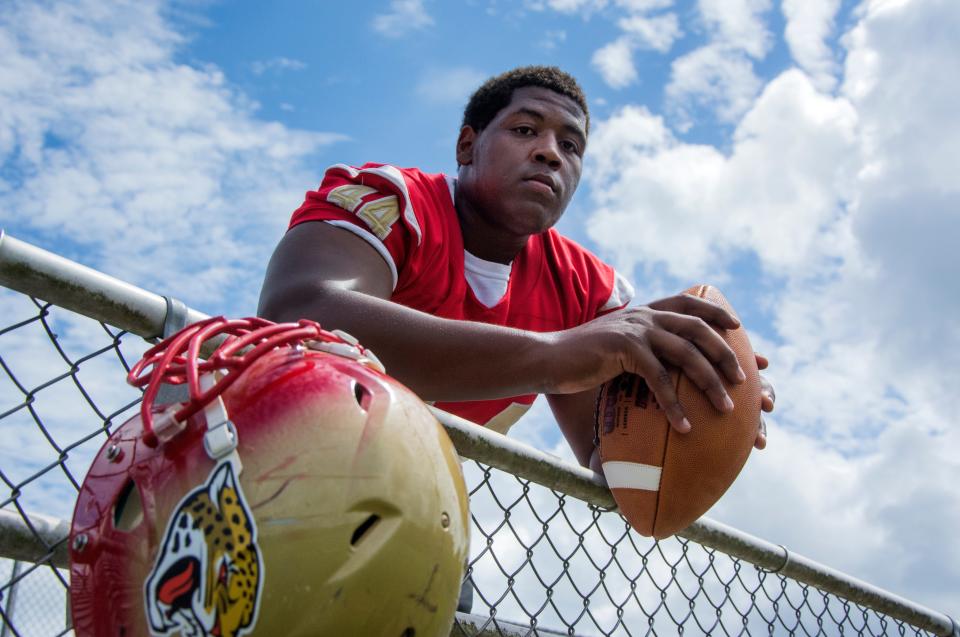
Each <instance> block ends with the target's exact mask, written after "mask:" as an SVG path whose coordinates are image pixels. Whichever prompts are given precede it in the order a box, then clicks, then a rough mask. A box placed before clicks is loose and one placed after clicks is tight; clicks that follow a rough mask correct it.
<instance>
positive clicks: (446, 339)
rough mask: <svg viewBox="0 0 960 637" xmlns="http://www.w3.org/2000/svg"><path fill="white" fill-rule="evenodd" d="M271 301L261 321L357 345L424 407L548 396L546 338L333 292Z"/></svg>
mask: <svg viewBox="0 0 960 637" xmlns="http://www.w3.org/2000/svg"><path fill="white" fill-rule="evenodd" d="M296 296H297V297H298V300H297V302H292V299H291V300H290V301H288V302H284V300H283V299H277V300H275V301H271V302H269V303H267V304H265V305H264V306H263V307H262V308H261V313H262V315H263V316H264V317H265V318H268V319H271V320H275V321H292V320H297V319H299V318H309V319H313V320H316V321H318V322H319V323H320V324H321V325H322V326H323V327H324V328H326V329H342V330H344V331H346V332H349V333H350V334H352V335H353V336H355V337H357V338H358V339H359V340H360V342H361V343H362V344H363V345H364V347H369V348H370V349H372V350H373V352H374V353H375V354H376V355H377V357H378V358H380V359H381V360H382V361H383V364H384V366H385V367H386V368H387V371H388V373H389V374H390V375H391V376H393V377H395V378H397V379H398V380H400V381H401V382H402V383H404V384H405V385H407V386H408V387H410V388H411V389H412V390H413V391H415V392H416V393H417V394H418V395H419V396H421V397H422V398H423V399H424V400H445V401H450V400H483V399H490V398H501V397H508V396H517V395H522V394H532V393H544V392H549V391H552V390H553V384H554V383H553V379H552V378H550V376H549V368H550V366H549V361H548V360H547V353H548V351H549V348H550V340H551V336H550V335H548V334H539V333H536V332H528V331H524V330H518V329H514V328H508V327H502V326H497V325H488V324H485V323H476V322H473V321H458V320H451V319H443V318H438V317H435V316H431V315H429V314H426V313H424V312H420V311H417V310H413V309H410V308H407V307H404V306H402V305H399V304H396V303H392V302H390V301H387V300H384V299H380V298H377V297H375V296H370V295H367V294H363V293H360V292H355V291H352V290H345V289H341V288H337V287H335V286H321V287H318V288H317V289H315V290H311V292H310V294H309V295H308V297H309V301H306V302H304V301H303V300H302V299H303V298H304V296H305V295H304V293H303V291H300V292H298V294H297V295H296Z"/></svg>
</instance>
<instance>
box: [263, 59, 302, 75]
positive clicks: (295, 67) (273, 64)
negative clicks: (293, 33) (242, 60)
mask: <svg viewBox="0 0 960 637" xmlns="http://www.w3.org/2000/svg"><path fill="white" fill-rule="evenodd" d="M305 68H307V65H306V63H304V62H301V61H300V60H294V59H291V58H287V57H282V56H281V57H275V58H270V59H269V60H256V61H254V62H252V63H251V64H250V70H251V71H253V74H254V75H263V74H264V73H267V72H277V71H302V70H303V69H305Z"/></svg>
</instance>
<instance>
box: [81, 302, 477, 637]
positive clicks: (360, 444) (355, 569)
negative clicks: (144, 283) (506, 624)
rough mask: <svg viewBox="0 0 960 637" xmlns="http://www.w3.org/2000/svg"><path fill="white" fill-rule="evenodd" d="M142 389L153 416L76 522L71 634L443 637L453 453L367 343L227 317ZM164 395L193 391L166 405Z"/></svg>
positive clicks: (143, 380)
mask: <svg viewBox="0 0 960 637" xmlns="http://www.w3.org/2000/svg"><path fill="white" fill-rule="evenodd" d="M218 343H219V344H218ZM214 347H215V349H214V351H212V353H211V352H210V351H209V350H211V349H213V348H214ZM205 353H206V354H209V356H208V357H207V358H206V360H201V356H202V355H203V354H205ZM128 381H129V382H131V384H133V385H136V386H139V387H144V388H145V389H144V399H143V403H142V405H141V409H140V413H139V414H138V415H137V416H135V417H134V418H131V419H130V420H128V421H127V422H125V423H124V424H123V425H121V426H120V427H119V428H117V429H116V430H115V431H114V432H113V433H112V434H111V435H110V437H109V439H108V440H107V442H106V444H105V445H104V446H103V448H102V449H101V450H100V451H99V453H98V454H97V456H96V457H95V459H94V461H93V464H92V465H91V467H90V469H89V472H88V473H87V475H86V477H85V479H84V481H83V485H82V487H81V490H80V494H79V496H78V499H77V503H76V508H75V511H74V515H73V522H72V528H71V535H70V576H71V586H70V601H71V613H72V616H73V625H74V629H75V631H76V634H77V635H79V636H81V637H84V636H91V635H96V636H101V635H111V636H115V635H127V636H136V635H175V634H179V635H191V636H200V635H216V636H217V637H234V636H239V635H247V634H258V635H336V636H341V635H343V636H351V635H386V636H389V637H414V636H415V637H424V636H433V635H448V634H449V632H450V629H451V627H452V624H453V619H454V613H455V608H456V604H457V597H458V593H459V590H460V582H461V579H462V577H463V572H464V565H465V562H466V558H467V551H468V549H469V542H468V530H469V514H468V508H467V507H468V500H467V493H466V488H465V485H464V481H463V474H462V472H461V469H460V463H459V459H458V457H457V455H456V452H455V450H454V448H453V445H452V443H451V442H450V439H449V438H448V437H447V435H446V432H445V431H444V430H443V428H442V426H441V425H440V424H439V423H438V422H437V420H436V419H435V418H434V417H433V415H432V414H431V413H430V412H429V410H428V409H427V407H426V406H425V405H424V404H423V402H422V401H420V399H419V398H417V397H416V396H415V395H414V394H413V393H412V392H411V391H410V390H408V389H406V388H405V387H404V386H403V385H401V384H400V383H398V382H397V381H396V380H393V379H392V378H390V377H389V376H387V375H385V374H384V373H383V368H382V366H381V365H380V364H379V362H378V361H377V360H376V358H375V357H374V356H373V355H372V353H371V352H370V351H369V350H366V349H364V348H363V347H361V346H360V345H359V344H358V343H357V342H356V340H355V339H353V338H352V337H350V336H349V335H347V334H345V333H342V332H328V331H325V330H323V329H321V328H320V326H319V325H318V324H316V323H314V322H312V321H305V320H304V321H300V322H299V323H286V324H274V323H271V322H269V321H265V320H262V319H242V320H226V319H224V318H213V319H209V320H206V321H201V322H199V323H196V324H194V325H191V326H189V327H187V328H185V329H184V330H182V331H180V332H179V333H177V334H175V335H174V336H171V337H170V338H168V339H166V340H164V341H163V342H161V343H160V344H158V345H156V346H155V347H153V348H152V349H150V350H149V351H148V352H147V353H146V354H145V355H144V357H143V359H142V360H141V361H140V362H138V363H137V364H136V365H135V366H134V367H133V368H132V369H131V370H130V374H129V377H128ZM164 385H165V386H166V390H169V388H170V386H178V385H181V386H182V385H186V387H187V389H188V392H187V393H188V395H187V396H185V397H183V398H184V400H182V401H179V402H174V403H171V404H168V405H161V404H159V403H160V402H161V401H160V400H158V398H157V396H158V393H159V392H160V390H161V386H164Z"/></svg>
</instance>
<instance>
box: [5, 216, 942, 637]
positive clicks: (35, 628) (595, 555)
mask: <svg viewBox="0 0 960 637" xmlns="http://www.w3.org/2000/svg"><path fill="white" fill-rule="evenodd" d="M0 285H3V286H4V287H6V288H9V289H10V290H13V291H15V292H17V293H19V294H18V295H14V297H10V296H3V297H0V299H3V303H4V306H6V305H8V301H7V299H8V298H10V299H12V300H11V301H10V303H9V304H10V305H11V306H13V305H16V306H17V310H18V311H20V310H22V311H23V312H22V315H21V314H17V313H15V312H13V311H10V312H8V311H4V317H5V319H4V321H5V322H6V321H11V320H12V323H11V324H9V325H7V326H3V325H0V366H2V370H3V373H5V374H6V385H3V386H2V387H0V399H2V400H3V401H4V402H3V403H0V436H2V438H0V439H2V440H7V439H9V440H21V439H25V438H26V436H27V432H26V430H28V429H29V430H32V431H31V435H32V436H33V437H34V439H37V438H42V439H43V440H44V441H45V444H47V445H48V446H49V448H50V449H52V451H51V452H50V454H49V457H33V455H31V454H28V456H29V457H28V458H26V459H24V458H20V457H18V456H17V451H18V450H17V449H16V448H15V447H14V448H3V447H0V479H2V481H3V482H4V484H5V485H6V486H7V487H8V488H9V495H5V494H0V595H2V599H0V615H2V617H0V619H2V622H3V631H4V632H3V635H4V636H5V635H6V634H58V633H63V632H65V631H66V630H68V628H67V626H66V625H65V624H64V621H63V617H64V613H63V606H62V603H63V600H64V597H65V594H66V587H67V586H68V583H67V581H66V575H65V574H64V573H63V572H62V569H64V568H65V567H66V566H67V562H66V560H67V554H66V542H67V536H68V533H69V523H68V521H66V518H68V517H69V514H70V511H69V506H68V504H69V503H67V504H64V502H63V499H64V498H63V497H62V496H63V494H64V493H66V494H70V493H72V495H73V497H75V494H76V489H78V488H79V481H81V480H82V477H83V474H84V472H85V468H86V464H89V461H90V459H91V458H92V454H93V453H94V452H95V451H96V450H97V449H98V448H99V446H100V445H101V444H102V443H103V441H104V440H105V437H106V435H107V434H108V432H109V431H111V430H112V428H113V427H115V426H117V425H119V423H120V422H123V420H125V419H126V418H129V417H130V416H131V415H133V411H134V407H135V405H136V404H137V403H138V401H139V394H138V392H136V390H133V389H132V388H125V390H124V391H123V392H121V391H119V390H117V389H116V388H115V385H118V384H122V376H120V372H123V371H124V370H126V369H129V364H130V363H131V362H133V361H135V360H136V359H137V358H138V357H139V355H140V354H142V351H143V350H144V349H145V347H146V343H144V341H143V340H141V339H155V338H157V337H158V336H160V335H162V334H163V333H165V332H167V333H169V332H170V331H172V330H173V329H176V328H178V327H180V326H182V325H184V324H186V323H191V322H194V321H197V320H201V319H203V318H206V315H204V314H202V313H200V312H197V311H195V310H192V309H190V308H187V307H186V306H184V305H183V304H182V303H179V302H178V301H176V300H174V299H169V298H166V297H163V296H160V295H157V294H153V293H151V292H148V291H146V290H142V289H140V288H138V287H136V286H133V285H130V284H128V283H126V282H123V281H120V280H118V279H115V278H113V277H110V276H107V275H105V274H103V273H100V272H97V271H96V270H93V269H90V268H87V267H85V266H82V265H79V264H76V263H74V262H72V261H69V260H67V259H64V258H62V257H60V256H58V255H55V254H52V253H50V252H47V251H44V250H42V249H40V248H37V247H35V246H32V245H30V244H27V243H25V242H22V241H19V240H17V239H15V238H13V237H10V236H8V235H5V234H3V233H2V232H0ZM8 294H9V293H8ZM40 299H42V300H40ZM65 311H66V312H65ZM73 313H75V314H73ZM75 315H80V316H75ZM82 317H85V318H82ZM91 319H92V320H91ZM83 321H86V323H83ZM97 323H99V325H97ZM91 326H92V327H91ZM58 329H62V330H63V331H65V332H67V333H72V332H73V331H76V332H77V333H81V332H82V333H83V336H85V337H86V336H88V335H89V334H98V335H99V336H98V337H97V338H98V339H100V340H102V341H103V345H102V346H101V347H92V346H90V345H89V344H87V342H88V341H89V340H90V339H89V338H85V339H79V340H83V341H84V343H85V344H87V347H88V349H87V350H86V351H80V352H75V351H72V350H73V346H74V343H73V342H72V340H74V339H70V338H64V337H61V336H60V335H59V334H58ZM27 333H29V334H31V337H30V338H26V337H25V335H26V334H27ZM134 336H136V337H140V338H139V339H136V338H133V337H134ZM31 339H34V340H36V342H37V343H41V342H45V343H46V345H47V347H48V349H50V348H52V349H53V351H54V355H53V357H52V358H51V360H54V361H56V363H57V365H58V366H59V369H53V368H52V366H51V369H47V370H42V369H36V367H38V364H37V363H36V361H32V360H31V361H29V362H28V363H27V365H26V366H25V367H19V366H18V365H19V364H20V363H22V361H19V360H13V359H12V358H11V355H10V354H9V353H8V351H7V350H6V349H5V346H6V343H7V342H9V343H11V344H12V345H11V348H12V351H13V352H14V354H20V355H21V356H22V357H23V358H27V356H26V355H25V353H24V352H26V351H33V350H28V349H23V348H29V347H31V343H32V341H31ZM29 358H31V359H32V358H34V357H32V356H31V357H29ZM108 367H109V368H110V369H109V370H107V368H108ZM94 368H96V369H97V372H98V375H94V374H93V373H92V372H91V374H90V375H89V376H88V375H87V373H88V370H92V369H94ZM101 368H103V369H101ZM44 373H46V374H47V375H46V376H44ZM51 374H52V377H50V375H51ZM104 374H112V375H111V376H110V378H109V382H104V381H103V378H104ZM0 380H2V379H0ZM63 387H70V388H71V389H72V391H73V392H74V393H76V394H79V395H80V396H81V398H80V399H78V400H81V401H82V404H83V405H84V408H85V409H86V411H87V412H88V414H89V418H87V424H86V425H83V424H82V423H81V422H70V423H65V422H61V420H62V418H61V417H60V416H59V415H55V414H52V412H51V413H50V414H47V413H45V411H44V410H45V409H46V407H41V401H40V397H41V396H42V395H44V394H45V393H48V392H49V393H59V392H61V391H62V390H63ZM95 390H96V391H95ZM433 411H434V414H435V415H436V416H437V418H438V419H439V420H440V422H441V423H442V424H443V426H444V427H445V428H446V430H447V432H448V434H449V435H450V437H451V439H452V440H453V442H454V445H455V446H456V448H457V450H458V452H459V453H460V454H461V456H463V457H465V458H469V459H470V461H468V462H467V463H466V464H465V465H464V469H465V474H466V478H467V482H468V487H469V489H470V493H471V515H472V519H473V536H472V537H473V544H472V549H471V562H470V568H469V570H468V581H469V582H470V583H471V586H470V587H469V588H470V589H472V591H473V604H472V610H471V609H470V604H467V607H468V608H462V609H461V610H462V611H463V612H460V613H458V619H457V623H456V625H455V626H454V630H453V633H452V634H454V635H488V634H489V635H528V634H544V635H552V634H571V635H572V634H607V635H609V634H631V635H633V634H647V633H654V634H674V633H676V632H683V631H693V632H702V633H723V634H740V633H744V632H745V633H761V634H775V633H776V634H779V633H790V634H794V633H799V634H850V633H853V634H869V635H880V634H922V632H923V631H926V632H928V633H930V634H936V635H956V636H958V637H960V631H958V630H957V627H956V625H955V623H954V622H953V620H952V619H951V618H950V617H949V616H947V615H945V614H943V613H939V612H937V611H934V610H931V609H929V608H925V607H923V606H921V605H919V604H916V603H914V602H911V601H909V600H906V599H903V598H902V597H899V596H897V595H894V594H892V593H889V592H887V591H884V590H882V589H880V588H877V587H875V586H872V585H870V584H868V583H866V582H862V581H860V580H858V579H856V578H853V577H851V576H849V575H846V574H844V573H840V572H838V571H835V570H833V569H831V568H829V567H827V566H824V565H822V564H818V563H817V562H815V561H813V560H811V559H808V558H806V557H804V556H802V555H799V554H796V553H794V552H792V551H789V550H788V549H787V548H785V547H783V546H781V545H777V544H773V543H771V542H768V541H765V540H763V539H760V538H756V537H753V536H751V535H748V534H746V533H743V532H741V531H738V530H736V529H733V528H731V527H729V526H726V525H723V524H721V523H719V522H716V521H713V520H710V519H708V518H702V519H700V520H699V521H697V522H696V523H694V524H693V525H692V526H690V527H689V528H687V529H685V530H684V531H682V532H681V533H679V534H678V536H679V537H676V538H671V539H669V540H664V541H661V542H654V541H652V540H649V539H647V538H641V537H639V536H637V535H636V534H635V533H633V532H632V531H630V530H629V526H628V525H627V524H626V522H625V521H624V520H623V518H622V517H621V516H620V515H619V513H617V512H616V511H615V508H616V507H615V503H614V501H613V498H612V496H611V494H610V492H609V490H608V489H607V487H606V485H605V483H604V481H603V478H602V477H601V476H599V475H597V474H595V473H593V472H592V471H590V470H588V469H585V468H583V467H579V466H575V465H572V464H570V463H568V462H565V461H563V460H561V459H559V458H556V457H554V456H552V455H550V454H547V453H544V452H542V451H540V450H538V449H535V448H533V447H531V446H530V445H527V444H524V443H522V442H519V441H517V440H514V439H511V438H508V437H506V436H503V435H501V434H499V433H497V432H494V431H491V430H487V429H485V428H483V427H478V426H477V425H474V424H472V423H469V422H467V421H465V420H462V419H460V418H457V417H456V416H452V415H450V414H447V413H445V412H442V411H440V410H436V409H434V410H433ZM64 441H69V442H64ZM29 448H30V449H33V448H34V447H33V446H30V447H29ZM53 502H57V503H58V504H57V505H56V506H55V507H54V508H56V509H59V510H57V511H54V512H53V513H54V515H52V516H51V515H49V513H50V511H49V509H46V510H45V507H48V506H52V505H51V503H53ZM745 563H746V564H750V565H752V568H749V567H747V566H746V564H745ZM24 565H26V567H24ZM41 590H43V591H46V592H45V593H44V594H45V595H47V598H46V599H44V600H42V601H38V599H39V598H30V597H29V596H28V594H30V595H40V592H39V591H41ZM14 593H16V595H15V594H14ZM51 598H56V599H55V600H53V601H51ZM14 602H15V603H14ZM28 604H29V605H30V606H32V607H35V608H43V609H45V611H44V614H45V615H49V613H48V612H47V611H49V609H50V607H51V606H55V605H57V604H60V608H59V611H58V612H59V620H58V621H59V623H57V621H54V622H53V623H50V622H47V623H44V622H43V621H41V620H40V619H38V618H36V617H30V616H29V613H28V606H27V605H28ZM480 611H483V612H480ZM23 618H25V619H23ZM58 626H59V627H58ZM7 631H11V632H9V633H8V632H7Z"/></svg>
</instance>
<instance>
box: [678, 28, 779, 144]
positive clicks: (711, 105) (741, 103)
mask: <svg viewBox="0 0 960 637" xmlns="http://www.w3.org/2000/svg"><path fill="white" fill-rule="evenodd" d="M760 87H761V82H760V78H758V77H757V75H756V73H754V70H753V64H752V63H751V62H750V59H749V58H748V57H747V56H745V55H743V54H742V53H740V52H739V51H736V50H732V49H727V48H725V47H724V46H722V45H718V44H711V45H707V46H703V47H700V48H699V49H694V50H693V51H691V52H690V53H687V54H686V55H682V56H680V57H678V58H677V59H675V60H674V61H673V64H672V66H671V77H670V82H669V84H667V88H666V96H667V103H668V107H669V110H670V112H671V113H673V114H674V115H675V116H676V117H677V119H678V125H679V126H680V127H681V128H686V127H688V126H689V125H690V124H692V122H693V119H694V117H693V111H694V110H695V109H696V108H698V107H699V108H706V109H710V110H714V111H716V115H717V117H718V118H719V119H720V120H721V121H723V122H727V123H733V122H736V121H737V120H738V119H739V118H740V117H741V116H743V114H744V113H745V112H746V111H747V110H748V109H749V108H750V106H751V104H752V103H753V99H754V98H755V97H756V95H757V93H758V92H759V90H760Z"/></svg>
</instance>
